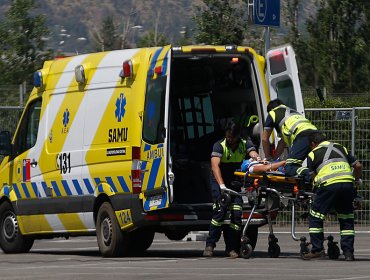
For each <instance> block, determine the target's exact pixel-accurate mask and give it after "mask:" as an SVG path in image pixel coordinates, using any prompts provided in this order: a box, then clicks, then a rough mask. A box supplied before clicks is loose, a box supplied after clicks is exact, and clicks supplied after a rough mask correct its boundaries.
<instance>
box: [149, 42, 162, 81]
mask: <svg viewBox="0 0 370 280" xmlns="http://www.w3.org/2000/svg"><path fill="white" fill-rule="evenodd" d="M162 49H163V48H159V49H158V50H157V51H156V52H155V53H154V56H153V59H152V62H151V63H150V67H149V70H148V79H149V78H151V77H152V76H153V75H154V67H155V64H156V63H157V59H158V56H159V55H160V54H161V52H162Z"/></svg>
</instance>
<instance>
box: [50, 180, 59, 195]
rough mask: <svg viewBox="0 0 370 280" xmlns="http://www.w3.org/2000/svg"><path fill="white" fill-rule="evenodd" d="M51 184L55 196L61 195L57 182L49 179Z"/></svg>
mask: <svg viewBox="0 0 370 280" xmlns="http://www.w3.org/2000/svg"><path fill="white" fill-rule="evenodd" d="M51 185H52V186H53V189H54V192H55V195H56V196H62V194H61V193H60V191H59V188H58V184H57V182H55V181H51Z"/></svg>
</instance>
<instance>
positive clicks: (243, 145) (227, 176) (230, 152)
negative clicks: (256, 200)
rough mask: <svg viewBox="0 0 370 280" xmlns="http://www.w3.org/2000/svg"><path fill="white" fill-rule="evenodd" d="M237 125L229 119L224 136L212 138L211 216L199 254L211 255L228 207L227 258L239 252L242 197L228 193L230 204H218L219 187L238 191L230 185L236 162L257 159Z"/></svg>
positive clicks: (236, 167) (225, 237) (249, 143)
mask: <svg viewBox="0 0 370 280" xmlns="http://www.w3.org/2000/svg"><path fill="white" fill-rule="evenodd" d="M240 133H241V130H240V127H239V126H238V125H236V124H235V123H234V122H233V121H230V122H228V123H227V125H226V129H225V138H224V139H222V140H220V141H218V142H216V143H215V144H214V146H213V151H212V154H211V166H212V175H211V189H212V199H213V202H214V203H213V217H212V220H211V225H210V228H209V235H208V238H207V241H206V248H205V250H204V252H203V256H205V257H212V256H213V249H214V248H215V247H216V243H217V242H218V240H219V239H220V237H221V232H222V229H223V227H222V226H223V223H224V219H225V216H226V214H227V211H228V209H229V210H230V212H231V217H230V225H229V229H225V230H224V239H225V244H226V252H227V253H228V254H229V256H230V258H237V257H238V256H239V254H238V253H237V251H238V250H239V243H240V233H241V225H242V217H241V216H242V198H241V197H238V196H232V199H231V204H230V205H228V206H221V205H220V194H221V192H220V189H224V188H226V186H227V188H230V189H232V190H234V191H238V192H240V188H239V189H238V188H237V187H235V186H232V185H231V182H232V181H233V179H234V171H235V170H237V169H240V165H241V163H242V162H243V160H244V159H245V158H247V157H252V158H255V159H260V158H259V155H258V153H257V152H256V148H255V147H254V145H253V143H252V142H251V141H250V140H248V141H246V140H244V139H242V138H241V137H240Z"/></svg>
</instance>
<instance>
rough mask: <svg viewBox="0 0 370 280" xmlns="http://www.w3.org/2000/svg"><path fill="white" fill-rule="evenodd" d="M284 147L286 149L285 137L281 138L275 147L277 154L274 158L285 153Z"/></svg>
mask: <svg viewBox="0 0 370 280" xmlns="http://www.w3.org/2000/svg"><path fill="white" fill-rule="evenodd" d="M284 149H285V142H284V140H283V139H280V140H279V142H278V144H277V147H276V149H275V154H274V157H273V159H278V158H279V157H280V155H281V154H282V153H283V151H284Z"/></svg>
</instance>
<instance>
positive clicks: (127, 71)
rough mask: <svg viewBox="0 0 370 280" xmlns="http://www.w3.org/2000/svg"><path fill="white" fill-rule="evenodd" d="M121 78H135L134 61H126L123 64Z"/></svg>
mask: <svg viewBox="0 0 370 280" xmlns="http://www.w3.org/2000/svg"><path fill="white" fill-rule="evenodd" d="M119 76H120V77H121V78H132V77H133V76H134V70H133V67H132V61H131V60H126V61H124V62H123V64H122V69H121V72H120V73H119Z"/></svg>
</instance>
